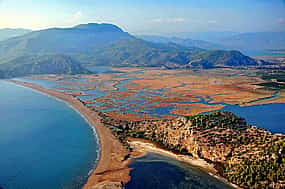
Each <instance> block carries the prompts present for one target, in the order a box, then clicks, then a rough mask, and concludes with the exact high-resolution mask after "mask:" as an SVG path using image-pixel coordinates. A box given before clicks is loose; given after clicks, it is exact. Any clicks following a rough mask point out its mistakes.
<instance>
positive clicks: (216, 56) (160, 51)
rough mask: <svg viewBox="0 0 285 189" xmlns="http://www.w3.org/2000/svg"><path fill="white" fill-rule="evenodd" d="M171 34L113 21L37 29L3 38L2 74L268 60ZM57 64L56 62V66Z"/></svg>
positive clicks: (245, 63) (0, 45)
mask: <svg viewBox="0 0 285 189" xmlns="http://www.w3.org/2000/svg"><path fill="white" fill-rule="evenodd" d="M171 40H172V41H174V42H176V43H173V42H172V41H170V42H167V43H153V42H149V41H145V40H141V39H138V38H136V37H134V36H132V35H130V34H128V33H127V32H124V31H123V30H122V29H120V28H119V27H117V26H115V25H112V24H92V23H91V24H81V25H78V26H75V27H72V28H51V29H46V30H40V31H34V32H30V33H28V34H26V35H23V36H19V37H15V38H11V39H8V40H5V41H2V42H0V70H2V71H0V72H2V76H9V77H10V76H21V75H24V74H40V73H51V72H52V73H70V74H73V73H82V72H85V70H83V69H82V67H80V66H79V65H82V66H85V67H87V66H98V65H100V66H102V65H104V66H133V67H145V66H152V67H165V68H171V69H175V68H189V67H191V68H192V67H201V68H212V67H224V66H225V67H228V66H256V65H260V64H263V62H261V61H256V60H254V59H252V58H250V57H247V56H244V55H243V54H241V53H240V52H237V51H207V50H204V49H201V48H197V47H193V46H192V45H193V44H195V43H198V44H204V46H206V45H209V44H208V43H206V42H205V43H204V42H201V41H193V40H188V41H187V40H182V39H178V38H173V39H171ZM179 43H180V44H179ZM194 46H195V45H194ZM58 54H60V57H61V58H59V57H58V56H59V55H58ZM55 60H56V61H55ZM48 62H50V67H49V66H48ZM39 63H40V64H39ZM60 63H63V64H60ZM1 64H3V65H1ZM62 65H66V66H62ZM37 66H39V67H37ZM52 66H55V70H53V69H52ZM71 66H73V67H74V68H76V69H75V71H72V70H70V69H71V68H72V67H71ZM29 67H31V68H29ZM77 68H78V69H77Z"/></svg>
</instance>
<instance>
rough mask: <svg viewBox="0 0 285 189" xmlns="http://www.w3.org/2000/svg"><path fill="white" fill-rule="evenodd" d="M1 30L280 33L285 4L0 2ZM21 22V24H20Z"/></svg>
mask: <svg viewBox="0 0 285 189" xmlns="http://www.w3.org/2000/svg"><path fill="white" fill-rule="evenodd" d="M0 18H2V19H0V28H24V29H32V30H40V29H46V28H52V27H72V26H74V25H77V24H81V23H112V24H115V25H117V26H119V27H121V28H123V29H124V30H125V31H128V32H130V33H132V34H137V35H141V34H148V35H167V34H175V33H187V32H224V31H230V32H241V33H244V32H264V31H282V30H285V3H284V0H272V1H266V0H251V1H250V2H249V1H248V0H240V1H237V2H232V1H231V2H229V1H226V0H216V1H210V0H201V1H199V2H197V1H194V0H181V1H179V2H177V1H172V0H164V1H162V0H157V1H155V2H153V1H150V0H145V1H140V0H132V1H131V0H125V1H122V0H118V1H115V0H107V1H104V2H99V1H91V0H83V1H80V2H79V1H75V0H69V1H67V0H61V1H60V2H58V1H56V0H49V1H47V0H43V1H35V0H23V1H21V2H18V1H16V0H9V1H8V0H0ZM19 18H20V19H19Z"/></svg>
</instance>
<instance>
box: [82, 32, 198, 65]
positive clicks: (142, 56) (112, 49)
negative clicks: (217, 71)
mask: <svg viewBox="0 0 285 189" xmlns="http://www.w3.org/2000/svg"><path fill="white" fill-rule="evenodd" d="M199 51H202V49H199V48H195V47H192V48H190V47H184V46H181V45H178V44H175V43H168V44H158V43H151V42H147V41H144V40H141V39H137V38H130V39H124V40H120V41H118V42H116V43H113V44H112V45H110V46H106V47H104V48H100V49H97V50H96V51H95V53H94V55H93V56H88V57H87V58H89V59H87V60H86V59H84V57H81V58H79V60H80V61H81V62H83V63H85V62H86V63H88V62H89V63H91V64H93V65H109V66H135V67H144V66H152V67H168V66H170V67H177V65H180V64H187V63H188V61H189V60H190V56H191V54H192V53H195V52H199Z"/></svg>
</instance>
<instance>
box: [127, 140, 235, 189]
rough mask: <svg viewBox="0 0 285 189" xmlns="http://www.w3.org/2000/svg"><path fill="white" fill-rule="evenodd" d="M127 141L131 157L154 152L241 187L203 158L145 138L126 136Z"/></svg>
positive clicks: (233, 185)
mask: <svg viewBox="0 0 285 189" xmlns="http://www.w3.org/2000/svg"><path fill="white" fill-rule="evenodd" d="M127 141H128V143H129V144H130V146H131V147H132V148H133V149H134V151H135V153H136V155H134V156H133V157H132V158H138V157H142V156H144V155H146V154H147V153H156V154H160V155H163V156H166V157H170V158H172V159H175V160H177V161H180V162H183V163H186V164H188V165H191V166H193V167H195V168H197V169H200V170H202V171H204V172H205V173H207V174H209V175H210V176H212V177H215V178H216V179H218V180H219V181H221V182H223V183H225V184H227V185H229V186H231V187H233V188H236V189H241V188H240V187H239V186H237V185H235V184H233V183H231V182H229V181H227V180H226V179H225V178H223V177H221V176H219V175H217V170H216V169H215V168H214V166H213V165H212V164H209V163H207V162H206V161H205V160H203V159H199V158H193V157H190V156H187V155H181V154H176V153H174V152H171V151H169V150H167V149H164V148H161V147H160V146H159V145H157V144H155V143H154V142H151V141H148V140H145V139H137V138H127Z"/></svg>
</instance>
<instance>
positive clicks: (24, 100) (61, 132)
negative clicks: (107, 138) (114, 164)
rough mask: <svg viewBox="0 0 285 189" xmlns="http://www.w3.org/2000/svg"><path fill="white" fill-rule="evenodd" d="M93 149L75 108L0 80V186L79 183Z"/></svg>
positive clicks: (70, 188) (26, 188)
mask: <svg viewBox="0 0 285 189" xmlns="http://www.w3.org/2000/svg"><path fill="white" fill-rule="evenodd" d="M97 151H98V144H97V141H96V139H95V137H94V136H93V131H92V129H91V128H90V127H89V125H88V123H87V122H86V121H85V120H84V119H83V118H82V117H81V116H80V115H79V114H78V113H77V112H76V111H75V110H73V109H72V108H70V107H69V106H67V105H66V104H65V103H63V102H59V101H57V100H55V99H53V98H50V97H48V96H45V95H43V94H40V93H37V92H35V91H33V90H31V89H28V88H24V87H20V86H17V85H15V84H10V83H6V82H3V81H0V153H1V155H0V170H1V171H0V188H4V189H39V188H41V189H65V188H66V189H75V188H76V189H77V188H81V187H82V185H83V184H84V183H85V182H86V179H87V176H88V172H89V171H90V170H91V169H92V168H93V167H94V164H95V162H96V157H97V153H98V152H97Z"/></svg>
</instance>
